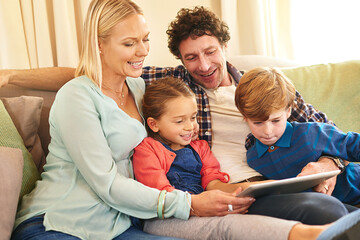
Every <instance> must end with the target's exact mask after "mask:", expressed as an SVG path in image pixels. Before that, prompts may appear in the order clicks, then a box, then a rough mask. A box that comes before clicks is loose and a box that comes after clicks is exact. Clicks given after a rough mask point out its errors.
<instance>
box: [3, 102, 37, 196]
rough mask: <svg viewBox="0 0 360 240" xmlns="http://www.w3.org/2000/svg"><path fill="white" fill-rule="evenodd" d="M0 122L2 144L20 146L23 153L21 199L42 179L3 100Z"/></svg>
mask: <svg viewBox="0 0 360 240" xmlns="http://www.w3.org/2000/svg"><path fill="white" fill-rule="evenodd" d="M0 122H1V124H0V146H4V147H11V148H19V149H21V151H22V154H23V158H24V169H23V181H22V185H21V191H20V200H21V198H22V196H23V195H25V194H27V193H29V192H30V191H31V190H32V189H33V188H34V186H35V182H36V180H38V179H40V174H39V172H38V170H37V168H36V166H35V164H34V162H33V160H32V156H31V154H30V152H29V151H28V150H27V148H26V147H25V145H24V142H23V140H22V138H21V136H20V134H19V132H18V131H17V129H16V127H15V125H14V123H13V122H12V119H11V117H10V116H9V114H8V112H7V111H6V109H5V106H4V104H3V103H2V101H0Z"/></svg>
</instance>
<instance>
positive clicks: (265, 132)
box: [246, 108, 291, 146]
mask: <svg viewBox="0 0 360 240" xmlns="http://www.w3.org/2000/svg"><path fill="white" fill-rule="evenodd" d="M290 114H291V108H287V109H286V110H282V111H278V112H274V113H273V114H271V115H270V116H269V119H268V120H266V121H257V120H251V119H249V118H247V119H246V122H247V123H248V125H249V128H250V130H251V133H252V134H253V135H254V137H255V138H257V139H258V140H259V141H260V142H262V143H263V144H265V145H268V146H271V145H273V144H275V143H276V142H277V140H279V139H280V138H281V136H282V135H283V134H284V132H285V129H286V122H287V119H288V118H289V117H290Z"/></svg>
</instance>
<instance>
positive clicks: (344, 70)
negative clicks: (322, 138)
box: [282, 60, 360, 132]
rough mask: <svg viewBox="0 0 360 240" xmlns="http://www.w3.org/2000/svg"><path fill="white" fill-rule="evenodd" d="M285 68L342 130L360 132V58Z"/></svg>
mask: <svg viewBox="0 0 360 240" xmlns="http://www.w3.org/2000/svg"><path fill="white" fill-rule="evenodd" d="M282 71H283V72H284V73H285V75H286V76H287V77H289V78H290V79H291V80H292V82H293V83H294V85H295V87H296V89H297V90H298V91H299V92H300V94H301V95H302V96H303V98H304V99H305V102H307V103H310V104H312V105H313V106H314V107H315V108H316V109H317V110H319V111H321V112H324V113H326V115H327V116H328V118H329V119H330V120H332V121H333V122H334V123H335V124H336V125H337V126H338V127H339V128H340V129H341V130H342V131H344V132H347V131H353V132H360V125H359V124H357V123H359V122H360V112H359V111H358V110H359V109H360V60H353V61H345V62H339V63H329V64H317V65H312V66H303V67H295V68H283V69H282Z"/></svg>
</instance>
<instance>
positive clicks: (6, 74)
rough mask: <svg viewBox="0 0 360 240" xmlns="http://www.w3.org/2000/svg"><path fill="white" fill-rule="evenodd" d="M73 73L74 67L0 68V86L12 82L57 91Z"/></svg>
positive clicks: (72, 76) (27, 86)
mask: <svg viewBox="0 0 360 240" xmlns="http://www.w3.org/2000/svg"><path fill="white" fill-rule="evenodd" d="M74 75H75V69H74V68H67V67H52V68H37V69H24V70H12V69H9V70H0V87H1V86H4V85H6V84H14V85H17V86H21V87H26V88H34V89H42V90H55V91H57V90H59V89H60V88H61V87H62V86H63V85H64V84H65V83H66V82H68V81H69V80H71V79H73V78H74Z"/></svg>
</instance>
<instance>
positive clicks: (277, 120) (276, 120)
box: [272, 119, 280, 123]
mask: <svg viewBox="0 0 360 240" xmlns="http://www.w3.org/2000/svg"><path fill="white" fill-rule="evenodd" d="M272 122H274V123H277V122H280V120H279V119H275V120H273V121H272Z"/></svg>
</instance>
